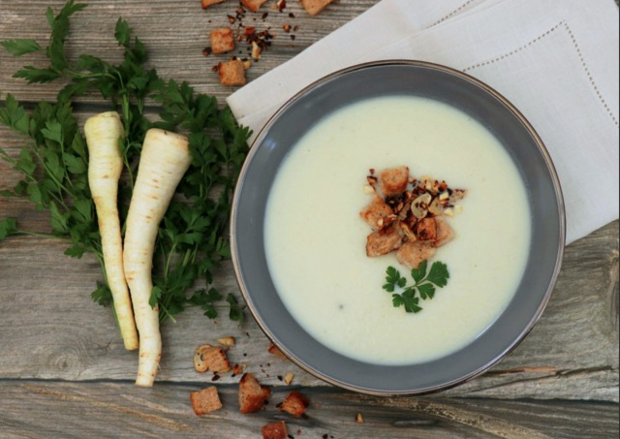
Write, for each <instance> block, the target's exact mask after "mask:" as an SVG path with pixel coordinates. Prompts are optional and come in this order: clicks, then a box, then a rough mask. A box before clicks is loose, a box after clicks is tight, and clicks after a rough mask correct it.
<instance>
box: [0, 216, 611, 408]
mask: <svg viewBox="0 0 620 439" xmlns="http://www.w3.org/2000/svg"><path fill="white" fill-rule="evenodd" d="M19 216H20V215H19V214H18V217H19ZM39 223H40V222H39V220H37V221H32V223H31V222H30V221H26V224H27V225H28V226H29V227H33V228H34V229H35V230H36V229H37V224H39ZM617 242H618V226H617V224H613V225H610V226H608V227H606V228H605V229H603V230H601V231H599V232H597V233H595V234H593V235H592V236H590V237H588V238H586V239H585V240H582V241H580V242H578V243H576V244H575V245H573V246H571V247H570V248H569V249H568V252H567V255H566V262H565V266H564V270H563V273H562V275H561V278H560V282H559V284H558V288H557V290H556V292H555V294H554V295H553V298H552V300H551V303H550V305H549V308H548V309H547V311H546V312H545V314H544V316H543V318H542V319H541V321H540V323H539V324H538V325H537V326H536V328H535V329H534V330H533V331H532V333H531V334H530V336H529V337H528V338H527V339H526V340H525V342H524V343H523V344H522V345H521V346H520V347H519V348H517V349H516V350H515V351H514V352H513V353H512V354H510V355H509V356H508V357H507V358H506V359H504V360H503V361H502V362H501V363H500V364H499V365H498V366H496V367H495V368H494V369H493V371H491V372H489V373H487V374H486V375H485V376H484V377H482V378H479V379H477V380H474V381H472V382H470V383H468V384H466V385H464V386H461V387H458V388H456V389H452V390H450V391H449V392H447V393H448V394H449V395H452V396H485V397H497V398H567V399H595V400H602V401H616V402H617V401H618V326H617V321H618V319H617V295H618V250H617ZM64 248H65V246H64V245H63V244H62V243H59V242H56V241H53V240H46V239H40V238H33V237H15V238H11V239H9V240H7V241H6V242H4V243H3V244H1V245H0V279H2V283H1V284H0V315H1V316H2V317H3V318H2V319H0V333H1V334H3V336H2V338H1V339H0V352H2V353H3V355H2V356H0V377H5V378H38V379H64V380H93V379H114V380H131V379H133V378H134V374H135V371H136V370H135V369H136V356H135V353H130V352H126V351H125V350H124V349H123V346H122V342H121V340H120V339H119V337H118V333H117V330H116V328H115V326H114V320H113V317H112V314H111V311H110V310H109V309H102V308H101V307H99V306H98V305H96V304H95V303H94V302H92V301H91V299H90V297H89V293H90V291H92V290H93V289H94V282H95V280H96V279H100V276H101V275H100V273H99V268H98V265H97V263H96V261H95V259H94V258H90V257H85V258H84V259H83V260H70V259H68V258H66V257H65V256H63V255H62V252H63V249H64ZM33 260H36V263H33ZM59 261H61V263H59ZM59 267H61V268H59ZM583 273H588V275H587V276H584V275H583ZM216 282H217V285H218V288H220V289H221V290H222V292H223V293H224V294H227V293H229V292H232V293H234V294H237V295H238V290H237V286H236V283H235V280H234V277H233V275H232V269H231V267H230V266H229V265H226V266H225V267H223V268H222V270H221V271H220V273H219V275H218V276H217V279H216ZM42 286H44V290H43V291H42ZM33 304H35V306H36V308H35V309H33V308H32V307H33ZM246 333H247V334H246ZM228 335H233V336H236V337H237V338H238V341H239V343H238V345H237V346H236V347H235V348H233V349H232V350H231V352H230V357H231V361H233V362H236V363H248V368H249V370H252V371H254V372H256V373H257V374H258V376H259V377H260V378H261V379H263V380H265V382H267V383H270V384H282V383H281V382H280V381H279V380H278V378H277V377H278V376H284V375H285V374H286V373H288V372H290V371H293V372H295V374H296V384H299V385H304V386H319V385H322V384H323V383H322V382H320V381H318V380H316V379H315V378H313V377H311V376H310V375H308V374H305V373H303V372H302V371H300V370H298V369H297V368H296V367H295V366H294V365H292V364H291V363H288V362H283V361H281V360H278V359H277V358H275V357H273V356H272V355H270V354H268V353H267V348H268V346H269V342H268V340H267V339H266V337H265V336H264V335H263V334H262V332H261V331H260V330H259V329H258V327H257V326H256V324H255V323H254V321H253V320H252V319H251V318H249V319H248V321H247V322H246V323H245V325H244V326H243V327H241V328H239V327H237V326H236V323H232V322H230V321H228V319H227V318H223V319H221V320H217V321H216V322H211V321H209V320H208V319H207V318H205V317H204V316H202V314H201V313H200V312H198V311H197V310H188V311H186V313H185V314H184V315H182V316H181V318H180V319H179V322H178V323H177V324H173V323H167V324H166V326H165V327H164V328H163V337H164V356H163V359H162V364H161V371H160V373H159V376H158V378H159V380H161V381H173V382H184V381H190V382H207V381H209V380H210V379H211V376H210V375H199V374H197V373H196V372H195V371H194V370H193V365H192V352H193V349H194V348H195V347H196V346H198V345H199V344H202V343H206V342H209V341H214V340H216V339H217V338H219V337H223V336H228ZM244 354H247V356H246V355H244ZM222 382H225V383H230V382H235V380H234V379H233V378H232V377H230V376H223V377H222Z"/></svg>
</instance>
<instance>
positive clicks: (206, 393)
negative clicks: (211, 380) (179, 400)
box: [189, 387, 222, 416]
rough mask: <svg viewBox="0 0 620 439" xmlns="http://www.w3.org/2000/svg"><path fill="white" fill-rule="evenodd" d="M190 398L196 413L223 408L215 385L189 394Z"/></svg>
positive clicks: (204, 413)
mask: <svg viewBox="0 0 620 439" xmlns="http://www.w3.org/2000/svg"><path fill="white" fill-rule="evenodd" d="M189 399H190V401H191V402H192V407H193V408H194V413H196V415H198V416H202V415H206V414H207V413H211V412H215V411H217V410H220V409H221V408H222V402H221V401H220V396H219V395H218V393H217V388H215V387H209V388H208V389H203V390H201V391H199V392H192V393H190V394H189Z"/></svg>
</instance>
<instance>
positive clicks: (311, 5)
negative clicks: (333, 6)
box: [301, 0, 336, 15]
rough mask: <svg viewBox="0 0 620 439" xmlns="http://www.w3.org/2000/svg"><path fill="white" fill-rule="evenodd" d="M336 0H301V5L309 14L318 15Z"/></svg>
mask: <svg viewBox="0 0 620 439" xmlns="http://www.w3.org/2000/svg"><path fill="white" fill-rule="evenodd" d="M335 1H336V0H301V5H302V6H303V7H304V9H305V10H306V11H307V12H308V14H310V15H318V14H320V13H321V12H323V10H324V9H325V8H326V7H327V6H329V4H330V3H333V2H335Z"/></svg>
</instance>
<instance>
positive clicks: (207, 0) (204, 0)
mask: <svg viewBox="0 0 620 439" xmlns="http://www.w3.org/2000/svg"><path fill="white" fill-rule="evenodd" d="M223 1H226V0H201V1H200V3H201V4H202V9H207V8H208V7H209V6H213V5H215V4H217V3H222V2H223Z"/></svg>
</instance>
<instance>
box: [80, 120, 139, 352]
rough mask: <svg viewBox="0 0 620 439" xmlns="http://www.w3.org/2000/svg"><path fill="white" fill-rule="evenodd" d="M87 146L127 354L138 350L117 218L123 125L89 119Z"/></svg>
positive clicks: (107, 266)
mask: <svg viewBox="0 0 620 439" xmlns="http://www.w3.org/2000/svg"><path fill="white" fill-rule="evenodd" d="M84 134H85V135H86V143H87V145H88V153H89V156H90V157H89V162H88V184H89V186H90V191H91V194H92V197H93V201H94V203H95V207H96V209H97V217H98V221H99V231H100V233H101V246H102V249H103V259H104V264H105V271H106V275H107V278H108V286H109V287H110V291H111V292H112V298H113V299H114V310H115V312H116V318H117V320H118V326H119V328H120V331H121V336H122V337H123V342H124V343H125V348H126V349H128V350H135V349H138V333H137V332H136V325H135V322H134V318H133V310H132V307H131V300H130V299H129V290H128V288H127V282H126V280H125V271H124V268H123V244H122V238H121V227H120V220H119V217H118V204H117V203H118V201H117V196H118V181H119V179H120V176H121V172H122V171H123V158H122V156H121V153H120V150H119V147H118V139H119V137H120V136H122V135H123V124H122V123H121V120H120V118H119V116H118V114H117V113H116V112H108V113H102V114H99V115H97V116H94V117H91V118H90V119H88V120H87V121H86V125H85V126H84Z"/></svg>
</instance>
